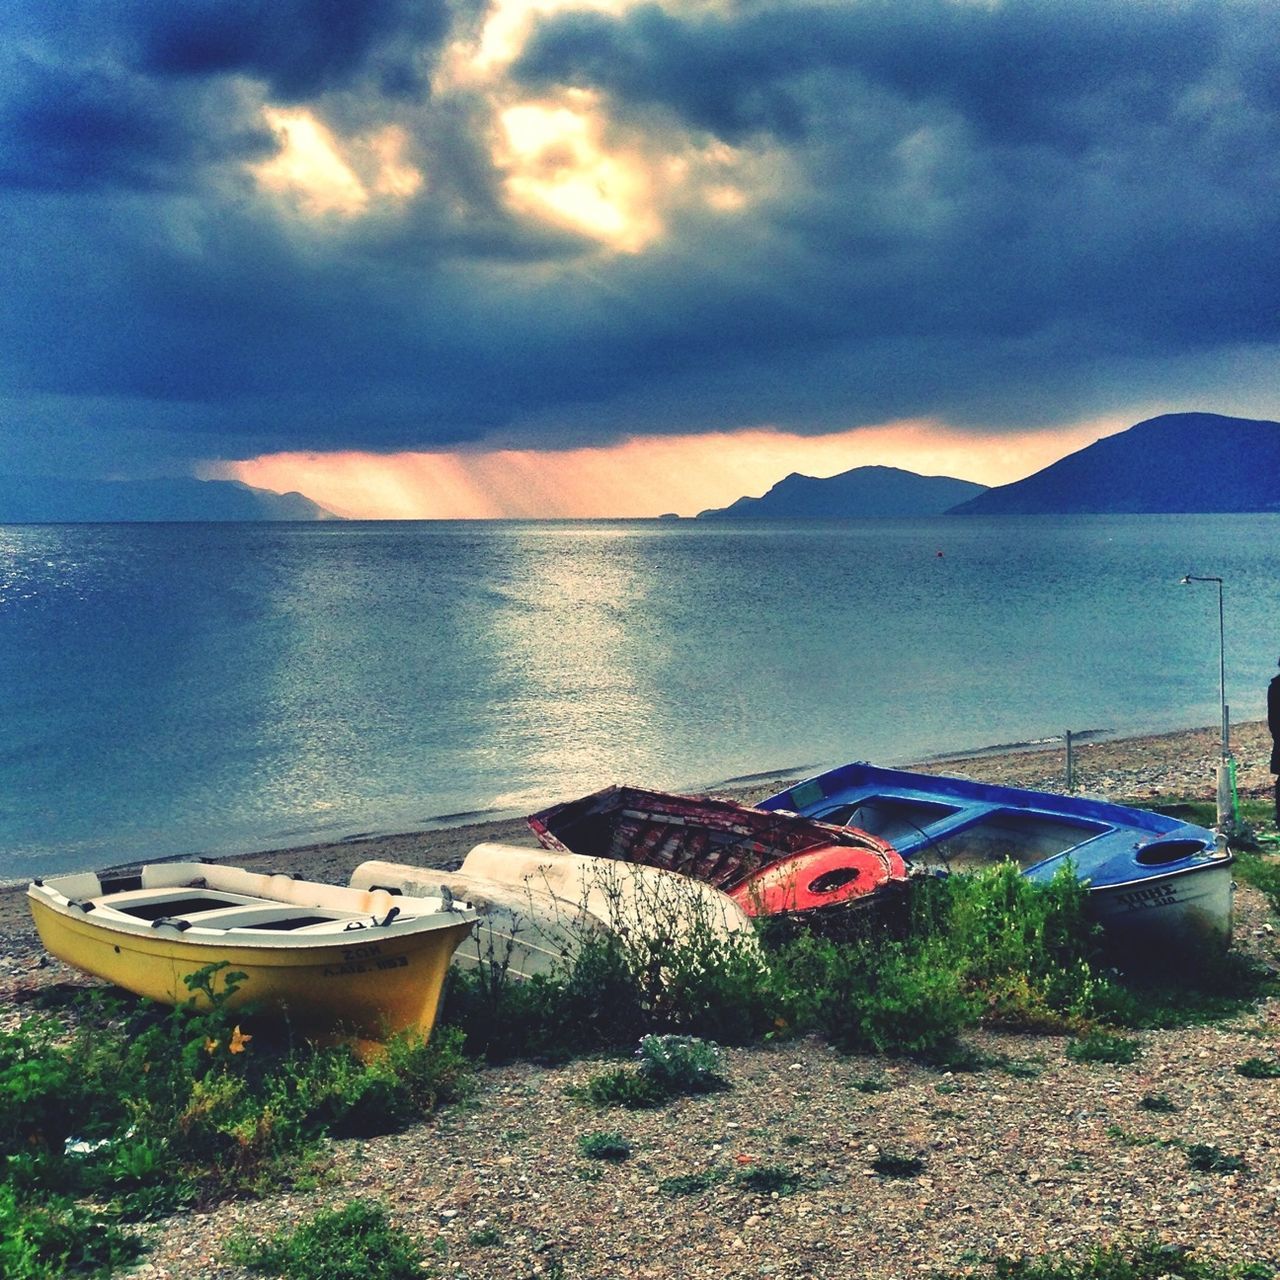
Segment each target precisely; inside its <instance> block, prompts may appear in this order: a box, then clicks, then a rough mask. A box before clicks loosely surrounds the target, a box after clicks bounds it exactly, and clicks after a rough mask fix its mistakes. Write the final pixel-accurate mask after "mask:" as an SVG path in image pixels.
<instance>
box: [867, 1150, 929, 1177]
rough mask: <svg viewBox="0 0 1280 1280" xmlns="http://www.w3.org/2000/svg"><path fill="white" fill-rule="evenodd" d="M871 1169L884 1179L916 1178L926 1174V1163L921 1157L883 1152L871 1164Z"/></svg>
mask: <svg viewBox="0 0 1280 1280" xmlns="http://www.w3.org/2000/svg"><path fill="white" fill-rule="evenodd" d="M871 1167H872V1169H874V1170H875V1172H876V1173H878V1174H879V1175H880V1176H881V1177H882V1178H915V1177H917V1176H919V1175H920V1174H922V1173H923V1172H924V1161H923V1160H921V1159H920V1157H919V1156H904V1155H899V1154H897V1153H896V1152H893V1151H882V1152H881V1153H880V1154H879V1155H878V1156H876V1158H875V1159H874V1160H873V1161H872V1162H871Z"/></svg>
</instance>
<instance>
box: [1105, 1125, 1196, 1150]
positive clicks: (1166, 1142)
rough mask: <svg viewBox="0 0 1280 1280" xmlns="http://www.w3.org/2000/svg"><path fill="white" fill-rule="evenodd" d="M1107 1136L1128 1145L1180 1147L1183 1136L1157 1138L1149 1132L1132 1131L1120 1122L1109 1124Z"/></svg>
mask: <svg viewBox="0 0 1280 1280" xmlns="http://www.w3.org/2000/svg"><path fill="white" fill-rule="evenodd" d="M1107 1137H1108V1138H1114V1139H1115V1141H1116V1142H1118V1143H1120V1144H1121V1145H1122V1146H1126V1147H1180V1146H1182V1145H1183V1143H1182V1139H1181V1138H1157V1137H1154V1136H1153V1135H1151V1134H1149V1133H1130V1132H1129V1131H1128V1130H1127V1129H1122V1128H1121V1127H1120V1126H1119V1125H1118V1124H1111V1125H1108V1126H1107Z"/></svg>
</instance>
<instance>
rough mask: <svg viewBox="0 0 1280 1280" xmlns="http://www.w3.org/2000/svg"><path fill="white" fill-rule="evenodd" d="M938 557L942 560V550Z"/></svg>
mask: <svg viewBox="0 0 1280 1280" xmlns="http://www.w3.org/2000/svg"><path fill="white" fill-rule="evenodd" d="M938 559H939V560H941V559H942V552H941V551H939V552H938Z"/></svg>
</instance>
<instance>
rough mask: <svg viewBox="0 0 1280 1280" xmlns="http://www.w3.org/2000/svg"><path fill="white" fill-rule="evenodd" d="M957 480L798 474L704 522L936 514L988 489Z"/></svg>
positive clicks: (894, 472) (881, 470)
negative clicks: (821, 476)
mask: <svg viewBox="0 0 1280 1280" xmlns="http://www.w3.org/2000/svg"><path fill="white" fill-rule="evenodd" d="M985 488H986V486H985V485H980V484H974V483H973V482H972V481H970V480H956V479H953V478H952V477H951V476H922V475H917V474H916V473H915V472H914V471H903V470H901V469H900V468H898V467H854V468H853V470H852V471H845V472H842V473H841V474H840V475H837V476H828V477H826V478H825V479H823V478H819V477H817V476H804V475H800V474H799V473H797V472H793V473H792V474H791V475H789V476H787V477H786V478H785V479H783V480H779V481H778V483H777V484H775V485H774V486H773V488H772V489H770V490H769V491H768V492H767V493H766V494H764V495H763V496H762V497H759V498H739V499H738V500H737V501H736V502H735V503H733V504H732V505H731V506H728V507H714V508H711V509H709V510H707V511H700V512H699V513H698V517H697V518H698V519H699V520H703V519H715V520H723V519H730V520H733V519H744V518H745V519H761V518H768V519H782V520H842V519H853V518H857V517H863V518H865V517H884V516H936V515H941V514H942V513H943V512H945V511H947V510H949V509H950V508H952V507H954V506H955V505H956V504H957V503H962V502H964V501H966V500H967V499H970V498H973V497H975V496H977V495H979V494H981V493H983V492H984V491H985Z"/></svg>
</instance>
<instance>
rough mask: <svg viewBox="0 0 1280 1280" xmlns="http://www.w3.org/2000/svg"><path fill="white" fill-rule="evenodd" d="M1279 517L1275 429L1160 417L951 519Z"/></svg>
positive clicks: (1206, 416) (962, 508) (968, 505)
mask: <svg viewBox="0 0 1280 1280" xmlns="http://www.w3.org/2000/svg"><path fill="white" fill-rule="evenodd" d="M1277 510H1280V423H1276V422H1269V421H1266V420H1262V419H1255V418H1228V417H1224V416H1222V415H1221V414H1217V413H1166V414H1163V415H1161V416H1160V417H1158V418H1148V419H1147V420H1146V421H1145V422H1139V423H1138V424H1137V425H1136V426H1132V427H1130V428H1129V429H1128V430H1127V431H1122V432H1120V433H1119V434H1118V435H1114V436H1108V437H1107V438H1106V439H1105V440H1098V441H1097V442H1095V443H1094V444H1091V445H1089V446H1088V447H1087V448H1084V449H1081V450H1079V451H1078V452H1076V453H1072V454H1069V455H1068V456H1067V457H1065V458H1062V459H1060V460H1059V461H1058V462H1055V463H1053V464H1052V466H1048V467H1045V468H1044V470H1043V471H1037V472H1036V473H1035V474H1034V475H1030V476H1027V477H1026V479H1024V480H1018V481H1016V482H1015V483H1013V484H1006V485H1001V486H1000V487H999V488H996V489H988V490H987V491H986V493H982V494H979V495H978V496H977V497H975V498H971V499H969V500H968V501H966V502H962V503H960V504H959V505H958V506H956V507H953V508H952V511H951V514H953V515H984V516H985V515H1071V514H1077V513H1079V514H1086V513H1107V512H1114V513H1124V512H1135V513H1158V512H1191V511H1277Z"/></svg>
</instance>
